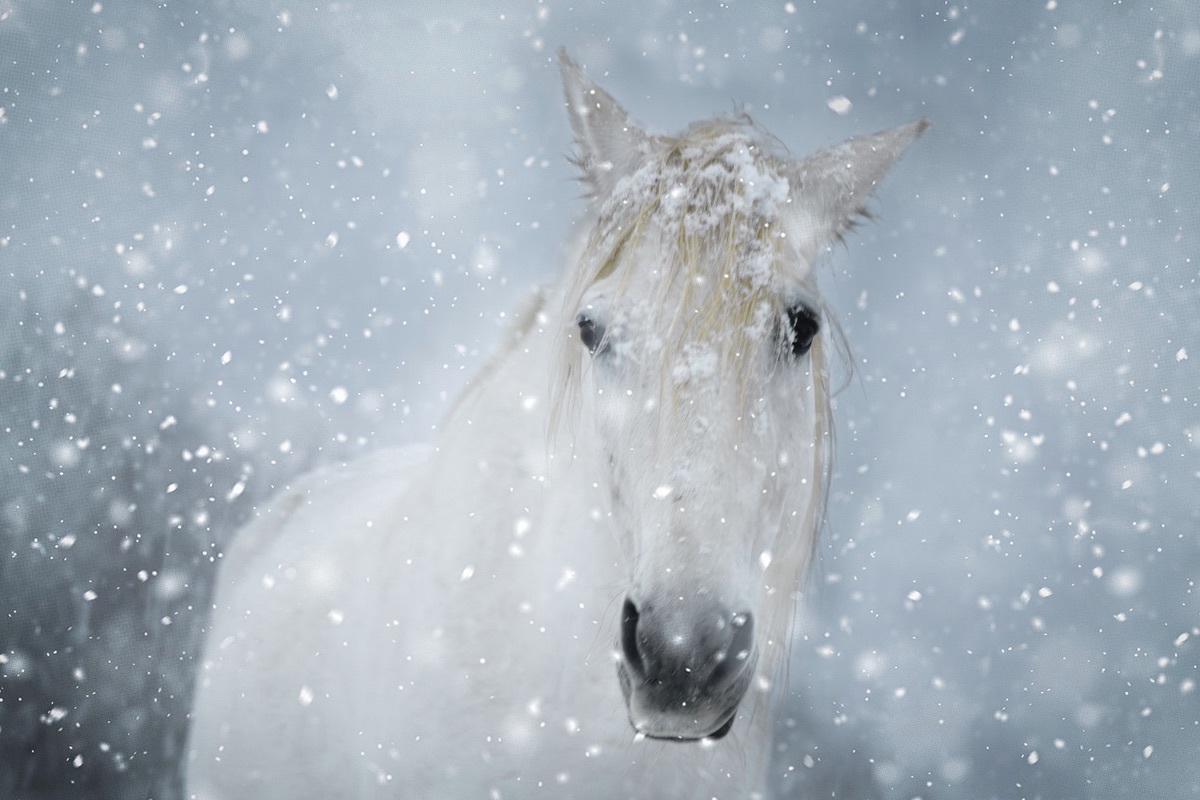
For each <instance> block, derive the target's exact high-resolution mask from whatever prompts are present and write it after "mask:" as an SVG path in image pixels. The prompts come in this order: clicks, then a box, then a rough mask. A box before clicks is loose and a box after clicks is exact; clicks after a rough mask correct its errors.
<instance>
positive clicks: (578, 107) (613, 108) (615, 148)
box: [558, 48, 650, 200]
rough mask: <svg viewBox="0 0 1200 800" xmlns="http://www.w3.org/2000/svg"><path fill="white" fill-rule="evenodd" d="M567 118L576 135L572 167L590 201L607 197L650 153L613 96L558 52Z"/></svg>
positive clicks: (644, 138) (562, 51)
mask: <svg viewBox="0 0 1200 800" xmlns="http://www.w3.org/2000/svg"><path fill="white" fill-rule="evenodd" d="M558 63H559V66H560V67H561V69H562V80H563V92H564V93H565V94H566V97H567V116H568V117H570V119H571V129H572V130H573V131H574V132H575V147H576V153H575V157H574V159H572V160H573V161H574V163H575V164H576V166H578V167H579V169H580V170H581V171H582V172H583V176H582V177H583V181H584V182H585V183H586V184H587V185H588V187H589V188H590V189H591V196H592V198H593V199H597V200H603V199H604V198H606V197H608V196H609V195H610V194H611V193H612V190H613V188H614V187H616V185H617V182H618V181H620V180H621V178H624V177H625V176H626V175H630V174H632V173H633V171H634V170H635V169H637V167H638V165H639V164H641V163H642V162H643V161H644V160H645V158H646V155H647V154H648V152H649V150H650V137H649V136H647V135H646V132H645V131H643V130H642V129H641V127H639V126H638V125H637V124H636V123H635V122H633V120H631V119H630V118H629V113H628V112H626V111H625V109H623V108H621V104H620V103H618V102H617V101H616V100H614V99H613V97H612V95H610V94H609V93H608V92H606V91H604V90H603V89H601V88H600V87H599V86H597V85H596V84H595V83H594V82H593V81H592V80H591V79H590V78H588V76H587V75H584V74H583V70H582V69H580V68H579V65H578V64H576V63H575V62H574V61H572V60H571V57H570V56H568V55H567V51H566V50H565V49H564V48H559V51H558Z"/></svg>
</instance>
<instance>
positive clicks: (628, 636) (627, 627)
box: [621, 597, 646, 680]
mask: <svg viewBox="0 0 1200 800" xmlns="http://www.w3.org/2000/svg"><path fill="white" fill-rule="evenodd" d="M637 624H638V610H637V606H635V605H634V604H633V601H632V600H630V599H629V598H628V597H626V598H625V607H624V608H623V609H622V610H621V655H622V656H624V658H625V665H626V668H627V669H628V670H629V671H630V672H632V673H633V674H634V675H636V676H637V677H638V678H640V679H642V680H645V678H646V665H645V663H644V662H643V661H642V652H641V648H640V647H638V642H637Z"/></svg>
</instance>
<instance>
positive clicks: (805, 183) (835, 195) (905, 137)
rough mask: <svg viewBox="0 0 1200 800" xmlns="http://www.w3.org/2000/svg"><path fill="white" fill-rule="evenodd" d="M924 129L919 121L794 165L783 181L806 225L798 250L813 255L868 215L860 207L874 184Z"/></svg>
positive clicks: (859, 138) (846, 143)
mask: <svg viewBox="0 0 1200 800" xmlns="http://www.w3.org/2000/svg"><path fill="white" fill-rule="evenodd" d="M928 127H929V121H928V120H925V119H919V120H917V121H916V122H911V123H909V124H908V125H904V126H902V127H899V128H893V129H892V130H887V131H880V132H879V133H873V134H870V135H869V136H856V137H854V138H852V139H847V140H846V141H844V142H842V143H841V144H839V145H837V146H835V147H830V148H827V149H825V150H821V151H819V152H817V153H814V154H813V155H811V156H809V157H808V158H806V159H804V160H803V161H801V162H799V163H797V164H796V165H795V166H794V167H793V168H792V171H791V175H790V178H789V182H790V183H791V187H792V194H793V197H794V198H795V199H796V200H798V201H799V205H800V208H801V209H803V210H804V211H805V212H806V214H805V216H807V217H808V222H809V223H810V224H811V226H812V230H808V231H803V232H802V234H801V235H802V238H803V239H805V241H803V243H802V246H806V247H812V248H813V255H814V256H815V254H816V252H817V251H819V250H820V249H821V248H823V247H825V246H827V245H829V244H831V243H832V242H834V241H836V240H838V239H840V238H841V236H842V234H843V233H844V232H845V231H846V230H847V229H848V228H850V227H852V226H853V225H854V223H855V221H856V220H857V218H858V217H862V216H868V214H867V209H866V203H867V200H868V199H870V197H871V193H872V192H873V191H874V190H875V184H876V183H878V182H879V180H880V179H881V178H882V177H883V175H884V173H885V172H887V171H888V168H889V167H891V166H892V164H893V163H894V162H895V161H896V159H897V158H899V157H900V154H901V153H903V152H904V151H905V149H906V148H907V147H908V146H909V145H910V144H912V143H913V141H914V140H915V139H916V138H917V137H918V136H920V135H921V133H922V132H924V130H925V129H926V128H928Z"/></svg>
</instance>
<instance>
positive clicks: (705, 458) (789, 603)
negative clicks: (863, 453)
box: [187, 53, 925, 800]
mask: <svg viewBox="0 0 1200 800" xmlns="http://www.w3.org/2000/svg"><path fill="white" fill-rule="evenodd" d="M560 60H561V65H562V74H563V81H564V84H565V88H566V98H567V103H566V106H567V112H568V114H569V116H570V119H571V125H572V127H573V129H574V132H575V138H576V143H577V147H578V153H577V159H576V160H577V162H578V165H579V167H580V168H581V170H582V172H583V179H584V181H585V182H586V184H587V186H588V187H589V189H590V190H591V216H592V219H593V222H594V224H593V226H592V228H591V232H590V235H588V236H587V237H586V241H584V242H581V245H580V247H579V248H577V250H578V253H577V256H576V257H575V258H574V259H573V261H572V263H571V264H570V265H569V267H568V269H567V271H566V274H565V276H564V280H563V282H562V285H560V286H559V287H557V288H556V289H554V290H550V291H548V292H546V293H537V294H536V295H535V297H534V299H533V300H532V301H531V302H530V303H529V304H528V305H527V306H526V307H525V308H523V309H522V310H520V311H519V312H518V313H517V315H516V317H515V322H514V324H513V327H512V330H511V332H510V334H509V336H508V338H507V341H506V342H505V343H504V344H503V345H502V347H501V348H500V350H499V352H498V353H497V354H496V355H495V356H494V357H493V359H492V361H491V363H490V364H489V365H488V366H487V367H486V369H485V370H484V371H483V374H482V375H481V376H480V378H479V379H478V380H476V381H475V383H474V385H473V386H472V387H471V388H470V389H469V390H468V391H467V392H466V393H465V395H464V396H463V397H462V398H461V400H460V401H459V402H458V404H457V406H456V407H455V408H454V409H453V411H452V412H451V413H450V415H449V416H448V418H447V420H446V422H445V425H444V427H443V434H442V435H441V437H440V439H439V440H438V442H437V444H436V446H434V447H433V448H432V450H428V451H423V452H422V453H416V452H414V451H411V450H406V451H384V452H380V453H379V454H377V455H376V456H374V457H372V458H370V459H368V460H366V461H364V462H362V463H357V464H352V465H350V466H346V467H342V468H338V469H331V470H329V471H326V472H321V473H318V474H315V475H311V476H309V477H307V478H304V479H303V480H301V481H300V482H298V483H297V484H296V485H295V486H293V487H292V488H290V489H289V490H287V491H285V492H284V493H283V494H282V495H280V496H278V497H277V498H276V499H275V500H274V501H273V502H272V503H271V504H270V507H269V508H267V509H263V510H261V511H260V514H259V516H258V518H257V520H256V521H255V522H254V523H253V524H252V525H250V526H249V527H248V528H247V529H246V530H245V531H243V532H242V533H241V535H240V536H239V537H238V538H237V540H236V541H235V542H234V544H233V547H232V548H231V550H230V551H229V553H228V554H227V555H226V557H225V560H224V564H223V566H222V575H221V582H220V586H219V589H218V591H217V595H216V603H215V606H214V609H213V615H212V621H211V628H210V631H209V634H208V641H207V650H206V652H205V654H204V663H203V667H202V670H201V674H200V678H199V682H198V688H197V696H196V703H195V708H194V711H193V718H192V723H193V724H192V733H191V750H190V754H189V761H188V764H187V772H188V793H189V796H190V797H192V798H196V800H205V799H207V798H288V800H293V799H294V798H345V797H360V798H367V797H370V798H375V797H379V798H525V797H549V798H603V799H604V800H612V798H701V797H704V798H709V797H719V798H747V797H761V796H762V795H763V794H764V792H765V786H766V770H767V763H768V757H769V754H770V742H771V733H772V720H771V707H770V705H769V703H768V698H769V695H770V694H771V693H772V690H773V687H774V686H775V685H777V684H778V683H780V682H781V681H780V680H779V678H780V677H781V676H782V665H783V663H784V661H785V656H786V654H787V650H788V643H789V638H790V637H789V625H790V622H791V619H792V617H793V615H794V613H795V610H796V605H797V598H798V592H799V590H800V587H801V585H802V583H803V578H804V574H805V570H806V565H807V564H808V562H809V561H810V558H811V555H812V551H813V546H814V541H815V539H816V536H817V531H818V527H819V525H820V521H821V514H822V507H823V499H824V490H825V481H826V468H827V464H828V463H829V447H830V435H831V432H830V428H829V424H830V422H829V386H828V379H827V371H826V359H827V357H828V349H829V342H830V341H831V340H830V339H829V336H828V334H827V331H828V329H829V328H830V327H831V324H830V322H829V321H828V309H827V308H826V307H825V305H824V303H823V302H822V300H821V295H820V293H819V292H818V291H817V283H816V276H815V274H814V269H813V265H814V262H816V261H817V260H818V257H819V256H820V255H821V254H822V253H823V252H824V251H825V250H826V249H827V248H828V246H829V245H830V244H831V243H833V242H834V241H835V240H837V239H839V238H840V237H841V235H842V233H843V232H844V231H845V230H847V228H848V227H850V226H851V225H852V224H853V222H854V221H855V220H856V219H857V218H858V217H859V216H860V215H861V214H863V213H864V208H863V206H864V203H865V202H866V201H867V199H868V197H869V196H870V193H871V191H872V188H873V187H874V186H875V183H876V181H878V180H879V179H880V177H881V176H882V175H883V174H884V172H885V171H886V170H887V169H888V167H889V166H890V165H891V164H892V162H893V161H894V160H895V159H896V157H897V156H898V155H899V154H900V153H901V151H903V150H904V148H905V147H907V146H908V145H909V144H910V143H911V142H912V141H913V140H914V139H915V138H916V136H917V135H918V134H919V133H920V132H921V131H922V130H923V129H924V127H925V123H924V122H923V121H921V122H916V123H913V124H910V125H907V126H905V127H902V128H897V129H895V130H891V131H886V132H882V133H877V134H874V135H872V136H867V137H863V138H855V139H850V140H849V141H847V142H845V143H843V144H841V145H838V146H837V147H834V148H831V149H829V150H825V151H822V152H820V153H817V154H816V155H813V156H811V157H810V158H807V159H804V160H802V161H795V160H793V159H792V158H791V157H790V156H789V155H788V154H787V153H786V151H785V150H784V149H783V148H782V146H780V145H779V144H778V143H777V142H776V140H774V139H773V138H771V137H770V136H769V135H767V134H766V133H765V132H763V131H762V130H761V129H760V128H758V127H757V126H756V125H754V124H753V123H752V122H751V121H750V120H749V119H748V118H746V117H745V116H734V117H731V118H718V119H714V120H710V121H707V122H702V123H698V124H695V125H692V126H691V127H690V128H688V129H687V131H685V132H684V133H683V134H681V135H679V136H653V135H650V134H647V133H646V132H644V131H643V130H642V129H641V128H640V127H638V126H637V125H636V124H635V123H634V122H633V121H632V120H631V119H630V118H629V116H628V115H627V114H626V112H625V111H624V110H623V109H622V108H621V106H619V105H618V104H617V103H616V101H614V100H613V98H612V97H610V96H609V95H608V94H607V93H605V92H604V91H603V90H602V89H600V88H599V87H598V86H597V85H596V84H594V83H593V82H592V81H590V80H589V79H588V78H587V77H586V76H585V75H584V74H583V73H582V72H581V71H580V69H579V68H578V67H577V66H576V65H575V64H574V63H573V62H572V61H571V60H570V59H569V58H568V57H567V56H566V55H565V54H562V53H560Z"/></svg>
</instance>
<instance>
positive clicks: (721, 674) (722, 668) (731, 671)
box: [712, 611, 754, 684]
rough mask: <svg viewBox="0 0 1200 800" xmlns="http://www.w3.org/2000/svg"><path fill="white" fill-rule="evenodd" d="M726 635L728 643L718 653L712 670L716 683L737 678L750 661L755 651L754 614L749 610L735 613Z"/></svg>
mask: <svg viewBox="0 0 1200 800" xmlns="http://www.w3.org/2000/svg"><path fill="white" fill-rule="evenodd" d="M722 627H724V626H722ZM726 636H727V637H728V638H727V639H726V641H727V644H726V645H725V647H724V648H723V649H722V650H721V651H720V652H719V653H718V654H717V658H716V661H717V664H716V666H715V667H714V668H713V671H712V681H713V683H714V684H722V683H725V682H726V681H730V680H733V679H735V678H736V677H737V676H738V675H739V674H741V672H742V670H743V669H745V667H746V665H747V663H749V661H750V659H751V656H752V655H753V653H754V617H753V615H751V614H750V612H748V611H744V612H739V613H736V614H734V615H733V616H732V617H731V618H730V619H729V631H728V633H727V634H726Z"/></svg>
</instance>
